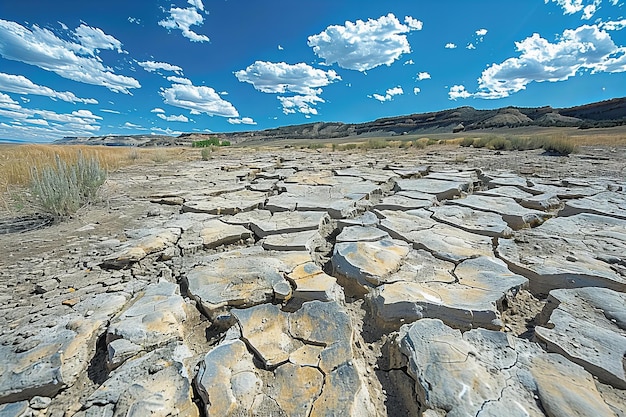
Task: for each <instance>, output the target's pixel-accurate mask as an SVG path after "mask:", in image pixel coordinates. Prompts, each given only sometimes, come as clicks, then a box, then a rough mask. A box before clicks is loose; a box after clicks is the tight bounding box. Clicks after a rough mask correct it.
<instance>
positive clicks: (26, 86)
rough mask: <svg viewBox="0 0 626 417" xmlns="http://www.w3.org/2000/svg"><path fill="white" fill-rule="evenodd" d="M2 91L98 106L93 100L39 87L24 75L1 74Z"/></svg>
mask: <svg viewBox="0 0 626 417" xmlns="http://www.w3.org/2000/svg"><path fill="white" fill-rule="evenodd" d="M0 91H6V92H8V93H17V94H33V95H37V96H45V97H50V98H51V99H59V100H63V101H67V102H68V103H84V104H98V100H96V99H93V98H78V97H76V95H75V94H74V93H72V92H70V91H55V90H53V89H51V88H49V87H45V86H42V85H37V84H35V83H33V82H32V81H31V80H29V79H28V78H26V77H24V76H22V75H12V74H5V73H2V72H0Z"/></svg>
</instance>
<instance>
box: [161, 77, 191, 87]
mask: <svg viewBox="0 0 626 417" xmlns="http://www.w3.org/2000/svg"><path fill="white" fill-rule="evenodd" d="M166 80H167V81H169V82H171V83H173V84H187V85H192V84H193V83H192V82H191V80H190V79H188V78H183V77H175V76H171V77H166Z"/></svg>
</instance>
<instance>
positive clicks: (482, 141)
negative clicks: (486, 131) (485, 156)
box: [472, 138, 491, 148]
mask: <svg viewBox="0 0 626 417" xmlns="http://www.w3.org/2000/svg"><path fill="white" fill-rule="evenodd" d="M490 140H491V138H477V139H474V143H472V146H473V147H474V148H484V147H485V146H487V144H488V143H489V141H490Z"/></svg>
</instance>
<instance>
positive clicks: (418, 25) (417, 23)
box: [404, 16, 424, 30]
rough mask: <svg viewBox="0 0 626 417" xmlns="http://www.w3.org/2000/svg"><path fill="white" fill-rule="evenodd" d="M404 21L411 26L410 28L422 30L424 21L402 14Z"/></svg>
mask: <svg viewBox="0 0 626 417" xmlns="http://www.w3.org/2000/svg"><path fill="white" fill-rule="evenodd" d="M404 23H406V25H407V26H408V27H409V28H411V30H422V27H423V26H424V23H423V22H421V21H420V20H417V19H415V18H413V17H411V16H404Z"/></svg>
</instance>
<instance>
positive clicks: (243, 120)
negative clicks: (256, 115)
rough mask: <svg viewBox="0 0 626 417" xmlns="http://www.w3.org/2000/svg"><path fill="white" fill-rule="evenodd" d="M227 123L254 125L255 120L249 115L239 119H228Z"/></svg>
mask: <svg viewBox="0 0 626 417" xmlns="http://www.w3.org/2000/svg"><path fill="white" fill-rule="evenodd" d="M228 123H230V124H231V125H240V124H244V125H255V124H256V122H255V121H254V120H253V119H252V118H251V117H242V118H241V119H228Z"/></svg>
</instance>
